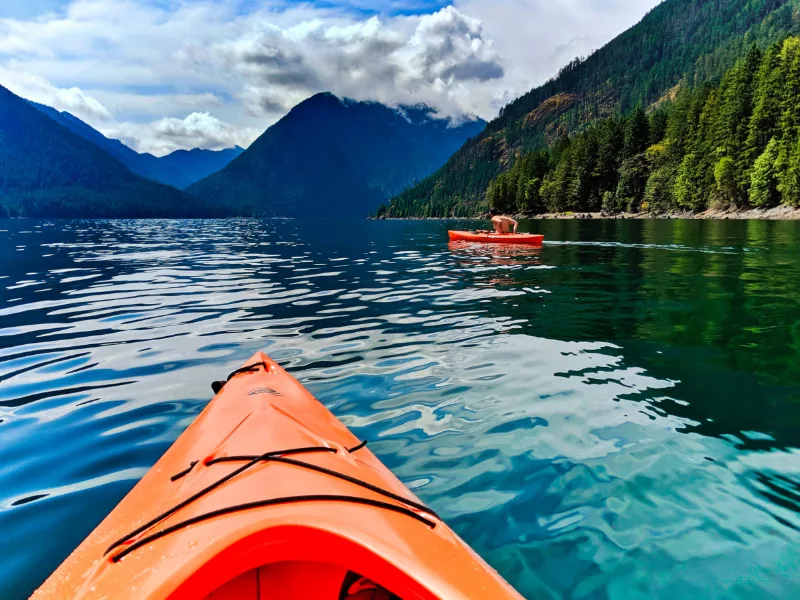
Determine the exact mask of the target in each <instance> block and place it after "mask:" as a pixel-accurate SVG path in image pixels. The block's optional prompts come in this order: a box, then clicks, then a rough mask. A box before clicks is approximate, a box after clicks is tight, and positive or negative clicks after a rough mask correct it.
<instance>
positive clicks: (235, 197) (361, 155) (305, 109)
mask: <svg viewBox="0 0 800 600" xmlns="http://www.w3.org/2000/svg"><path fill="white" fill-rule="evenodd" d="M485 125H486V123H485V122H484V121H482V120H480V119H477V118H476V119H473V120H468V121H465V122H463V123H460V124H453V123H451V122H450V121H449V120H447V119H442V118H437V116H436V114H435V112H434V110H433V109H431V108H429V107H426V106H401V107H397V108H391V107H388V106H385V105H383V104H379V103H377V102H358V101H354V100H349V99H340V98H338V97H336V96H334V95H333V94H330V93H322V94H317V95H315V96H313V97H311V98H309V99H307V100H305V101H303V102H301V103H300V104H298V105H297V106H295V107H294V108H293V109H292V110H291V111H290V112H289V113H288V114H287V115H286V116H285V117H283V118H282V119H281V120H280V121H278V122H277V123H276V124H274V125H273V126H272V127H270V128H269V129H267V130H266V131H265V132H264V133H263V134H262V135H261V137H259V138H258V139H257V140H256V141H255V142H253V144H252V145H251V146H250V147H249V148H248V149H247V150H246V151H245V152H243V153H242V154H241V155H240V156H239V157H238V158H236V159H235V160H233V161H232V162H231V163H230V164H229V165H228V166H227V167H225V168H224V169H222V170H221V171H219V172H218V173H215V174H213V175H211V176H209V177H207V178H206V179H203V180H202V181H200V182H198V183H196V184H194V185H192V186H190V187H189V188H188V191H189V192H191V193H192V194H195V195H198V196H199V197H201V198H204V199H206V200H207V201H209V202H211V203H213V204H215V205H218V206H224V207H225V209H226V210H230V211H233V212H235V213H238V214H243V215H249V214H256V215H271V216H305V215H315V216H334V215H340V216H367V215H368V214H369V213H370V212H371V211H374V210H375V209H377V207H378V206H379V205H380V203H381V202H383V201H385V200H387V199H388V198H389V197H391V196H392V195H393V194H396V193H398V192H400V191H401V190H403V189H405V188H406V187H407V186H409V185H412V184H413V183H415V182H416V181H419V180H420V179H422V178H423V177H425V176H427V175H429V174H430V173H432V172H433V171H434V170H435V169H437V168H438V167H440V166H441V165H442V164H444V162H445V161H446V160H447V158H448V157H449V156H450V155H451V154H452V153H453V152H454V151H455V150H456V149H457V148H459V147H460V146H461V145H462V144H463V143H464V142H465V141H466V140H467V139H469V138H470V137H473V136H476V135H478V134H479V133H480V132H481V131H482V130H483V128H484V127H485Z"/></svg>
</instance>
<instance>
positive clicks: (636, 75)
mask: <svg viewBox="0 0 800 600" xmlns="http://www.w3.org/2000/svg"><path fill="white" fill-rule="evenodd" d="M799 30H800V0H665V2H663V3H662V4H660V5H659V6H657V7H656V8H654V9H653V10H652V11H651V12H650V13H648V14H647V15H646V16H645V18H644V19H643V20H642V21H641V22H639V23H638V24H637V25H635V26H634V27H632V28H631V29H629V30H628V31H626V32H624V33H623V34H621V35H620V36H618V37H617V38H615V39H614V40H612V41H611V42H610V43H609V44H607V45H606V46H604V47H603V48H601V49H600V50H598V51H596V52H595V53H593V54H592V55H591V56H589V57H588V58H586V59H583V60H575V61H573V62H572V63H570V64H569V65H567V66H566V67H565V68H564V69H562V71H561V72H560V73H559V75H558V76H557V77H556V78H554V79H553V80H551V81H549V82H547V83H546V84H544V85H543V86H540V87H538V88H535V89H533V90H531V91H530V92H529V93H527V94H525V95H524V96H522V97H520V98H519V99H517V100H516V101H514V102H512V103H511V104H509V105H508V106H507V107H506V108H505V109H504V110H503V111H502V112H501V114H500V115H499V116H498V117H497V118H496V119H495V120H494V121H492V122H491V123H489V125H488V126H487V127H486V130H485V131H484V132H483V134H482V135H480V136H478V137H477V138H475V139H473V140H470V142H468V143H467V144H465V145H464V146H463V147H462V148H461V149H460V150H459V151H458V152H456V154H455V155H453V156H452V157H451V159H450V160H449V161H448V162H447V163H446V164H445V165H444V166H443V167H442V168H441V169H440V170H439V171H437V172H436V173H435V174H433V175H432V176H431V177H429V178H426V179H425V180H424V181H422V182H421V183H420V184H419V185H417V186H414V187H412V188H410V189H408V190H406V191H405V192H403V193H402V194H400V195H399V196H398V197H396V198H394V199H393V200H392V202H391V204H390V206H389V207H388V210H386V211H385V214H387V215H389V216H401V217H402V216H411V215H420V216H423V215H429V216H446V215H450V214H457V215H466V214H475V213H476V212H478V211H479V210H481V209H483V208H485V207H486V198H485V194H486V191H487V189H488V186H489V183H490V182H491V181H492V180H493V179H494V178H496V177H497V176H498V175H499V174H500V173H501V172H503V171H505V170H507V169H509V168H511V166H512V165H513V164H514V163H515V162H516V161H517V159H518V158H519V157H521V156H524V155H526V154H528V153H530V152H532V151H534V150H538V149H542V148H545V147H547V146H553V145H558V144H557V141H558V140H559V139H560V138H563V137H564V136H566V135H568V134H571V133H574V132H576V131H581V130H583V129H585V128H586V127H587V126H588V125H589V124H590V123H593V122H595V121H597V120H598V119H603V118H606V117H611V116H613V115H618V114H624V113H627V112H629V111H631V110H632V109H633V108H634V107H636V106H639V105H641V106H645V107H649V106H651V105H652V104H653V103H657V102H659V101H661V102H663V101H666V100H670V99H672V98H674V97H675V94H676V93H677V90H678V89H679V87H678V86H679V84H680V86H681V87H683V88H692V89H697V88H698V87H699V86H702V84H703V83H706V82H717V81H719V79H720V77H721V76H722V75H723V73H725V71H726V70H727V69H729V68H730V67H731V66H732V65H733V64H734V63H735V62H736V60H738V59H739V58H741V57H743V56H745V55H746V54H747V52H748V49H749V48H750V47H751V46H752V45H753V44H757V45H758V46H760V47H761V48H766V47H767V46H769V45H770V44H771V43H773V42H776V41H780V40H782V39H784V38H785V37H786V36H787V35H789V34H791V33H795V32H798V31H799Z"/></svg>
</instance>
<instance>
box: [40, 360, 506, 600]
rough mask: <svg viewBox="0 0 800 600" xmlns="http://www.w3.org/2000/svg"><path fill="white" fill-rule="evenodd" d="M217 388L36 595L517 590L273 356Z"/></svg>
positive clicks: (492, 594) (406, 597)
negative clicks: (170, 444) (151, 466)
mask: <svg viewBox="0 0 800 600" xmlns="http://www.w3.org/2000/svg"><path fill="white" fill-rule="evenodd" d="M216 385H217V388H216V389H217V390H218V393H217V395H216V397H215V398H214V400H212V401H211V402H210V403H209V404H208V406H206V408H205V409H204V410H203V412H202V413H201V414H200V415H199V416H198V417H197V419H196V420H195V421H194V423H192V425H190V426H189V428H188V429H187V430H186V431H185V432H184V433H183V435H181V436H180V437H179V438H178V440H177V441H176V442H175V444H174V445H173V446H172V447H171V448H170V449H169V450H168V451H167V452H166V454H165V455H164V456H163V457H162V458H161V459H160V460H159V461H158V462H157V463H156V465H155V466H154V467H153V468H152V469H151V470H150V471H149V472H148V473H147V474H146V475H145V477H144V478H143V479H142V480H141V481H140V482H139V483H138V484H137V485H136V486H135V487H134V488H133V490H132V491H131V492H130V493H129V494H128V496H126V497H125V498H124V499H123V500H122V501H121V502H120V503H119V505H118V506H117V507H116V508H115V509H114V511H112V513H111V514H110V515H109V516H108V517H107V518H106V519H105V520H104V521H103V522H102V523H101V524H100V525H99V526H98V527H97V529H95V531H94V532H92V533H91V534H90V535H89V537H88V538H87V539H86V540H85V541H84V542H83V543H82V544H81V545H80V546H79V547H78V548H77V549H76V550H75V551H74V552H73V553H72V555H70V557H69V558H68V559H67V560H66V561H65V562H64V563H63V564H62V565H61V567H59V569H58V570H57V571H56V572H55V573H54V574H53V575H52V576H51V577H50V578H49V579H48V580H47V581H46V582H45V584H44V585H43V586H42V587H41V588H40V589H39V590H38V591H37V592H36V593H35V595H34V596H33V598H34V599H35V600H45V599H59V600H61V599H64V598H71V599H72V598H75V599H81V600H100V599H105V598H115V600H134V599H137V600H139V599H148V600H155V599H159V600H161V599H167V598H169V599H171V600H178V599H187V600H188V599H192V600H197V599H209V600H227V599H229V598H231V599H232V598H240V599H258V600H261V599H268V598H270V599H271V598H275V599H278V598H279V599H280V600H291V599H297V600H301V599H306V598H315V599H320V600H328V599H329V600H343V599H346V600H362V598H363V599H364V600H366V599H374V600H398V598H401V599H402V600H435V599H437V598H446V599H448V600H466V599H467V598H496V599H498V600H502V599H505V598H513V599H519V598H520V596H519V595H518V594H517V593H516V592H515V591H514V590H513V589H512V588H511V587H510V586H509V585H508V584H507V583H506V582H505V581H503V579H502V578H501V577H500V576H499V575H497V573H495V572H494V571H493V570H492V569H491V567H489V566H488V565H486V563H484V562H483V561H482V560H481V559H480V558H479V557H478V556H477V555H476V554H475V553H474V552H473V551H472V550H471V549H470V548H469V547H468V546H467V545H466V544H464V543H463V542H462V541H461V540H460V539H459V538H458V536H456V534H455V533H453V531H452V530H450V529H449V528H448V527H447V525H445V524H444V523H443V522H442V521H441V519H440V518H439V517H438V516H437V515H436V513H435V512H434V511H432V510H431V509H430V508H427V507H426V506H425V505H424V504H422V503H421V502H420V500H419V499H418V498H416V496H414V495H413V494H412V493H411V492H410V491H409V490H408V489H407V488H406V487H405V486H404V485H403V484H402V483H401V482H400V481H399V480H398V479H397V478H396V477H395V476H394V475H393V474H392V473H391V472H390V471H389V470H388V469H387V468H386V467H385V466H384V465H383V464H382V463H381V462H380V461H379V460H378V459H377V458H376V457H375V456H374V455H373V454H372V452H370V450H369V449H368V448H367V447H366V445H365V443H363V442H361V441H360V440H359V439H357V438H356V437H355V436H354V435H353V434H352V433H351V432H350V431H349V430H348V429H347V428H346V427H345V426H344V425H343V424H342V423H341V422H340V421H339V420H337V419H336V418H335V417H334V416H333V415H332V414H331V413H330V412H329V411H328V410H327V409H326V408H325V407H324V406H322V404H320V403H319V402H318V401H317V400H316V399H315V398H314V397H313V396H312V395H311V394H310V393H309V392H308V391H307V390H306V389H305V388H304V387H303V386H302V385H300V383H298V382H297V381H296V380H295V379H294V378H292V377H291V376H290V375H289V374H288V373H286V372H285V371H284V370H283V369H281V368H280V367H279V366H278V365H277V364H276V363H275V362H274V361H272V360H271V359H269V358H268V357H267V356H266V355H264V354H261V353H259V354H257V355H255V356H254V357H253V358H252V359H251V360H250V361H248V363H246V365H245V367H243V368H242V369H239V370H238V371H235V372H234V373H233V374H232V376H231V377H230V378H229V380H228V381H227V382H226V383H224V384H216ZM220 388H221V389H220ZM373 582H374V583H373ZM387 590H388V591H387Z"/></svg>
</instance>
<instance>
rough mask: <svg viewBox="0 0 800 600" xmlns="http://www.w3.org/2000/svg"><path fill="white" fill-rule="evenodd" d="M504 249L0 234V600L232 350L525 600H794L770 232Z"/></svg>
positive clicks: (795, 354)
mask: <svg viewBox="0 0 800 600" xmlns="http://www.w3.org/2000/svg"><path fill="white" fill-rule="evenodd" d="M528 225H529V226H530V227H531V228H532V229H533V230H538V231H541V232H543V233H545V234H546V235H547V238H548V243H547V245H546V246H545V247H544V248H543V249H542V250H538V251H537V250H533V249H525V248H522V249H519V248H503V247H487V246H484V247H480V246H478V247H476V246H448V244H447V242H446V241H445V240H446V233H445V232H446V229H447V227H448V224H447V223H441V222H341V223H337V222H328V223H300V222H294V221H224V222H198V221H192V222H175V221H173V222H153V221H139V222H134V221H127V222H126V221H117V222H89V221H65V222H63V221H62V222H45V221H0V230H2V231H0V530H2V532H3V544H2V551H0V598H3V600H16V599H21V598H25V597H27V595H28V594H29V593H30V592H31V591H32V590H33V589H34V588H35V587H36V586H37V585H38V584H39V583H40V582H41V581H42V580H43V579H44V578H45V577H46V576H47V575H48V574H49V573H50V572H51V571H52V570H53V569H54V568H55V567H56V566H57V564H58V563H59V562H60V561H61V560H62V559H63V558H64V557H65V556H66V555H67V554H68V553H69V552H70V551H71V550H72V549H73V548H74V547H75V546H76V545H77V544H78V543H79V542H80V541H81V540H82V539H83V537H84V536H85V535H86V534H87V533H89V531H90V530H91V529H92V528H93V527H94V526H95V525H96V524H97V523H98V522H99V521H100V520H101V519H102V518H103V517H104V516H105V515H106V514H107V513H108V512H109V511H110V510H111V509H112V507H113V506H114V505H115V504H116V503H117V502H118V501H119V500H120V498H121V497H122V496H123V495H124V494H125V493H126V492H127V491H128V490H129V489H130V488H131V487H132V486H133V485H134V484H135V483H136V481H137V480H138V479H139V478H140V477H141V476H142V475H143V474H144V473H145V471H146V470H147V469H148V468H149V467H150V466H151V465H152V464H153V463H154V462H155V461H156V460H157V458H158V457H159V456H160V455H161V454H162V453H163V452H164V451H165V450H166V449H167V447H168V446H169V445H170V443H171V442H172V441H173V440H174V439H175V438H176V437H177V436H178V435H179V434H180V433H181V431H182V430H183V429H184V428H185V427H186V426H187V425H188V424H189V423H190V422H191V420H192V419H193V418H194V417H195V415H197V413H198V412H199V411H200V410H201V409H202V408H203V406H204V404H205V403H206V402H207V401H208V400H209V398H210V396H211V389H210V387H209V384H210V382H211V381H212V380H213V379H218V378H220V377H222V376H224V375H226V374H227V373H228V372H229V371H231V370H232V369H234V368H236V367H237V366H239V365H240V363H242V362H243V361H245V360H246V359H247V358H248V357H249V356H250V355H251V354H253V353H254V352H255V351H257V350H262V349H263V350H266V351H267V352H268V353H270V354H271V355H272V356H273V357H274V358H275V359H277V360H278V361H279V362H280V363H281V364H282V365H284V366H285V367H287V368H288V369H289V370H290V371H291V372H292V373H293V374H294V375H295V376H297V377H298V378H299V379H300V380H301V381H302V382H303V383H305V384H306V385H307V386H308V387H309V388H310V389H311V391H312V392H314V393H315V394H316V395H317V396H318V397H319V398H320V399H321V400H322V401H323V402H324V403H325V404H326V405H327V406H328V407H329V408H330V409H331V410H333V412H334V413H335V414H336V415H337V416H339V417H340V418H341V419H342V420H343V421H344V422H345V423H346V424H347V425H349V426H350V427H351V428H353V429H354V431H355V433H356V435H358V436H361V437H364V438H367V439H369V440H370V441H371V445H370V447H371V448H372V449H373V451H375V452H376V454H378V456H379V457H381V458H382V459H383V460H384V461H385V463H386V464H387V465H388V466H389V467H390V468H392V469H393V470H394V471H395V472H396V473H397V474H398V475H399V476H400V477H401V478H402V479H403V480H404V481H405V482H406V483H407V484H408V485H409V486H410V487H412V488H413V489H414V490H415V491H416V493H417V494H418V495H419V496H421V497H422V498H423V499H424V500H425V501H426V502H428V503H430V504H431V505H432V506H433V507H434V508H435V509H436V510H437V511H439V512H440V513H442V514H443V516H444V517H445V518H447V519H448V521H449V522H450V524H451V525H452V526H453V527H454V528H455V529H456V530H457V531H458V532H459V533H460V534H461V535H462V536H463V537H464V538H465V539H466V540H467V541H468V542H469V543H470V544H472V545H473V546H474V547H475V549H476V550H477V551H478V552H480V553H481V554H482V555H483V556H484V557H485V558H486V559H487V560H488V561H489V562H490V563H491V564H492V565H494V566H495V567H496V568H497V569H498V570H500V572H501V573H502V574H503V575H504V576H505V577H506V578H507V579H508V580H509V581H510V582H511V583H513V584H514V585H515V586H516V587H517V588H518V589H519V590H520V591H521V592H522V593H523V594H524V595H525V596H526V597H528V598H537V599H538V598H598V599H602V598H669V599H670V600H672V599H674V598H726V599H729V598H748V599H752V598H798V597H800V531H799V530H798V528H800V450H799V448H800V224H798V223H768V222H698V221H694V222H692V221H678V222H670V221H653V222H648V221H634V222H623V221H609V222H597V221H563V222H545V223H532V224H528ZM451 226H452V224H451ZM458 226H459V227H464V223H458Z"/></svg>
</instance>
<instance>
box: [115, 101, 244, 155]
mask: <svg viewBox="0 0 800 600" xmlns="http://www.w3.org/2000/svg"><path fill="white" fill-rule="evenodd" d="M256 135H257V132H255V131H253V130H251V129H247V128H240V127H234V126H233V125H231V124H230V123H225V122H223V121H220V120H219V119H217V118H216V117H214V116H212V115H211V114H209V113H207V112H194V113H192V114H190V115H188V116H187V117H185V118H183V119H178V118H174V117H168V118H164V119H160V120H158V121H154V122H152V123H148V124H144V125H141V124H140V125H134V124H123V125H122V126H121V127H118V128H117V129H116V130H115V131H113V132H112V137H117V138H119V139H122V140H123V141H125V142H126V143H127V144H129V145H130V146H131V147H133V148H134V149H136V150H138V151H139V152H150V153H152V154H155V155H156V156H163V155H164V154H169V153H170V152H173V151H175V150H179V149H181V148H184V149H185V148H206V149H209V150H221V149H223V148H231V147H233V146H246V145H248V144H249V143H250V142H251V141H252V139H253V138H254V137H255V136H256Z"/></svg>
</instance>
